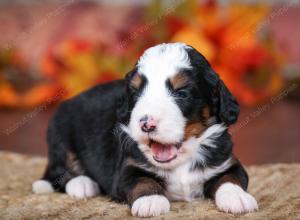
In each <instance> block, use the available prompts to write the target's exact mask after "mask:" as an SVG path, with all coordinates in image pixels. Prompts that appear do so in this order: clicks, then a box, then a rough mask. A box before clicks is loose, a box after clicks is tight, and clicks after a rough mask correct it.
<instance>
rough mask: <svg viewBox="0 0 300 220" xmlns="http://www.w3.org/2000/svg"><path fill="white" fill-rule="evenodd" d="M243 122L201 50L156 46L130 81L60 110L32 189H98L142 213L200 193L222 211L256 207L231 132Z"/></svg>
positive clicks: (82, 192) (86, 193) (81, 194)
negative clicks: (231, 127)
mask: <svg viewBox="0 0 300 220" xmlns="http://www.w3.org/2000/svg"><path fill="white" fill-rule="evenodd" d="M174 63H175V64H174ZM172 65H173V66H172ZM199 71H200V72H199ZM153 74H154V75H153ZM155 74H156V75H155ZM215 93H219V94H215ZM214 96H215V97H214ZM237 116H238V108H237V103H236V102H235V100H234V98H233V97H232V96H231V94H230V93H229V91H228V90H227V89H226V87H225V86H224V84H223V83H222V82H221V81H220V80H219V78H218V76H217V75H216V74H215V73H213V72H212V70H211V68H210V66H209V64H208V63H207V61H206V60H205V58H204V57H203V56H201V55H200V54H199V53H198V52H197V51H195V50H194V49H193V48H191V47H188V46H186V45H184V44H163V45H159V46H156V47H154V48H152V49H151V48H150V49H149V50H148V51H146V52H145V54H144V55H143V56H142V58H141V59H140V60H139V62H138V64H137V66H136V68H135V69H134V70H133V71H132V72H130V73H129V74H128V75H127V77H126V79H125V80H120V81H114V82H111V83H108V84H105V85H99V86H96V87H94V88H92V89H91V90H89V91H86V92H84V93H82V94H81V95H79V96H77V97H75V98H73V99H70V100H68V101H66V102H64V103H63V104H62V105H61V106H60V107H59V109H58V111H57V112H56V114H55V116H54V119H53V120H52V121H51V123H50V125H49V130H48V143H49V163H48V167H47V169H46V172H45V174H44V177H43V178H42V180H40V181H37V182H35V183H34V184H33V191H34V192H36V193H41V192H47V191H48V192H50V191H60V192H67V193H68V194H69V195H71V196H74V197H78V198H86V197H92V196H96V195H97V194H99V193H101V194H102V195H107V196H109V197H110V198H112V199H114V200H117V201H120V202H126V203H128V204H129V205H130V207H131V211H132V213H133V215H137V216H141V217H146V216H155V215H159V214H162V213H165V212H167V211H169V209H170V203H169V200H171V201H174V200H185V201H191V200H193V199H195V198H198V197H207V198H212V199H215V200H216V204H217V206H218V207H219V208H220V209H221V210H224V211H229V212H233V213H239V212H248V211H253V210H255V209H256V208H257V203H256V201H255V199H254V198H253V197H252V196H251V195H249V194H248V193H246V192H245V190H246V189H247V185H248V176H247V174H246V172H245V170H244V169H243V167H242V166H241V165H240V163H239V162H238V160H237V159H235V157H234V156H233V155H232V142H231V139H230V135H229V134H228V131H227V126H228V125H229V124H231V123H234V122H235V120H236V119H237ZM150 125H151V126H150ZM50 184H51V185H50Z"/></svg>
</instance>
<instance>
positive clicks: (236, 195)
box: [215, 183, 258, 214]
mask: <svg viewBox="0 0 300 220" xmlns="http://www.w3.org/2000/svg"><path fill="white" fill-rule="evenodd" d="M215 200H216V205H217V206H218V208H219V209H220V210H222V211H225V212H231V213H234V214H238V213H246V212H253V211H255V210H257V209H258V205H257V202H256V200H255V198H254V197H253V196H252V195H250V194H249V193H247V192H245V191H244V190H243V189H242V188H241V187H240V186H238V185H236V184H232V183H224V184H223V185H221V186H220V187H219V189H218V190H217V192H216V196H215Z"/></svg>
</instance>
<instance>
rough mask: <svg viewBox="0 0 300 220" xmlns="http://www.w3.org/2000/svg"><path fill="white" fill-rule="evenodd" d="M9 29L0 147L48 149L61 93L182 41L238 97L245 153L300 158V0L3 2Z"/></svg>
mask: <svg viewBox="0 0 300 220" xmlns="http://www.w3.org/2000/svg"><path fill="white" fill-rule="evenodd" d="M0 30H1V34H0V150H6V151H14V152H20V153H25V154H32V155H43V156H46V154H47V144H46V141H45V139H46V129H47V124H48V121H49V119H50V118H51V116H52V114H53V112H54V111H55V109H56V107H57V105H58V104H59V103H60V102H61V101H63V100H65V99H67V98H70V97H72V96H74V95H76V94H78V93H79V92H81V91H83V90H86V89H88V88H90V87H92V86H93V85H95V84H98V83H103V82H107V81H110V80H114V79H119V78H122V77H123V76H124V75H125V74H126V72H128V71H129V70H130V69H131V68H132V66H133V65H134V63H135V62H136V60H137V58H138V57H139V56H140V55H141V54H142V52H143V51H144V50H145V49H146V48H148V47H150V46H153V45H155V44H158V43H162V42H174V41H180V42H185V43H187V44H190V45H192V46H193V47H195V48H196V49H198V50H199V51H200V52H202V53H203V54H204V55H205V56H206V58H207V59H208V60H209V61H210V62H211V64H212V66H213V67H214V68H215V70H216V71H217V72H218V73H219V74H220V76H221V78H222V79H223V80H224V81H225V83H226V84H227V85H228V87H229V88H230V89H231V91H232V93H233V94H234V95H235V96H236V97H237V98H238V100H239V102H240V104H241V116H240V118H239V121H238V122H237V123H236V124H235V125H234V126H233V127H232V128H231V130H230V132H231V133H232V135H233V139H234V142H235V149H234V151H235V153H236V154H237V155H238V157H239V158H240V159H241V161H242V162H243V163H245V164H262V163H275V162H290V163H292V162H300V87H299V85H300V1H298V0H287V1H283V0H282V1H279V0H277V1H271V0H270V1H254V0H253V1H250V0H248V1H246V0H245V1H237V0H236V1H225V0H220V1H217V0H215V1H214V0H202V1H200V0H199V1H196V0H168V1H157V0H152V1H151V0H131V1H129V0H128V1H121V0H116V1H109V0H103V1H101V0H98V1H95V0H94V1H80V0H66V1H62V0H60V1H59V0H46V1H38V0H1V1H0Z"/></svg>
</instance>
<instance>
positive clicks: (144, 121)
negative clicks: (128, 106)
mask: <svg viewBox="0 0 300 220" xmlns="http://www.w3.org/2000/svg"><path fill="white" fill-rule="evenodd" d="M140 126H141V130H142V131H143V132H146V133H149V132H152V131H154V130H155V129H156V121H155V120H154V119H153V118H152V117H151V116H148V115H145V116H143V117H142V118H141V119H140Z"/></svg>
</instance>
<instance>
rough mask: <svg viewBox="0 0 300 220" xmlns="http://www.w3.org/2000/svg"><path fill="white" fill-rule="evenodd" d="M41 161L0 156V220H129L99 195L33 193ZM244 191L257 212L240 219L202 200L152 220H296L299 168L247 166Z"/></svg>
mask: <svg viewBox="0 0 300 220" xmlns="http://www.w3.org/2000/svg"><path fill="white" fill-rule="evenodd" d="M45 165H46V159H45V158H38V157H30V156H24V155H19V154H14V153H7V152H0V219H1V220H2V219H30V220H31V219H122V220H125V219H131V218H132V217H131V214H130V212H129V209H128V207H127V206H126V205H122V204H116V203H114V202H110V201H109V199H107V198H104V197H96V198H93V199H89V200H76V199H72V198H70V197H68V196H67V195H65V194H60V193H53V194H47V195H34V194H32V192H31V183H32V182H33V181H34V180H36V179H38V178H39V177H41V175H42V173H43V171H44V168H45ZM247 170H248V172H249V175H250V186H249V191H250V192H251V193H252V194H253V195H254V196H255V197H256V199H257V200H258V203H259V206H260V209H259V211H258V212H255V213H248V214H246V215H232V214H227V213H223V212H220V211H218V210H217V209H216V207H215V205H214V204H213V203H212V202H211V201H208V200H205V201H201V200H199V201H194V202H190V203H186V202H176V203H172V207H171V212H169V213H168V214H166V215H163V216H160V217H157V218H153V219H172V220H173V219H181V220H183V219H221V220H223V219H224V220H226V219H245V220H247V219H259V220H269V219H279V220H285V219H290V220H297V219H300V164H273V165H263V166H250V167H248V168H247Z"/></svg>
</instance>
